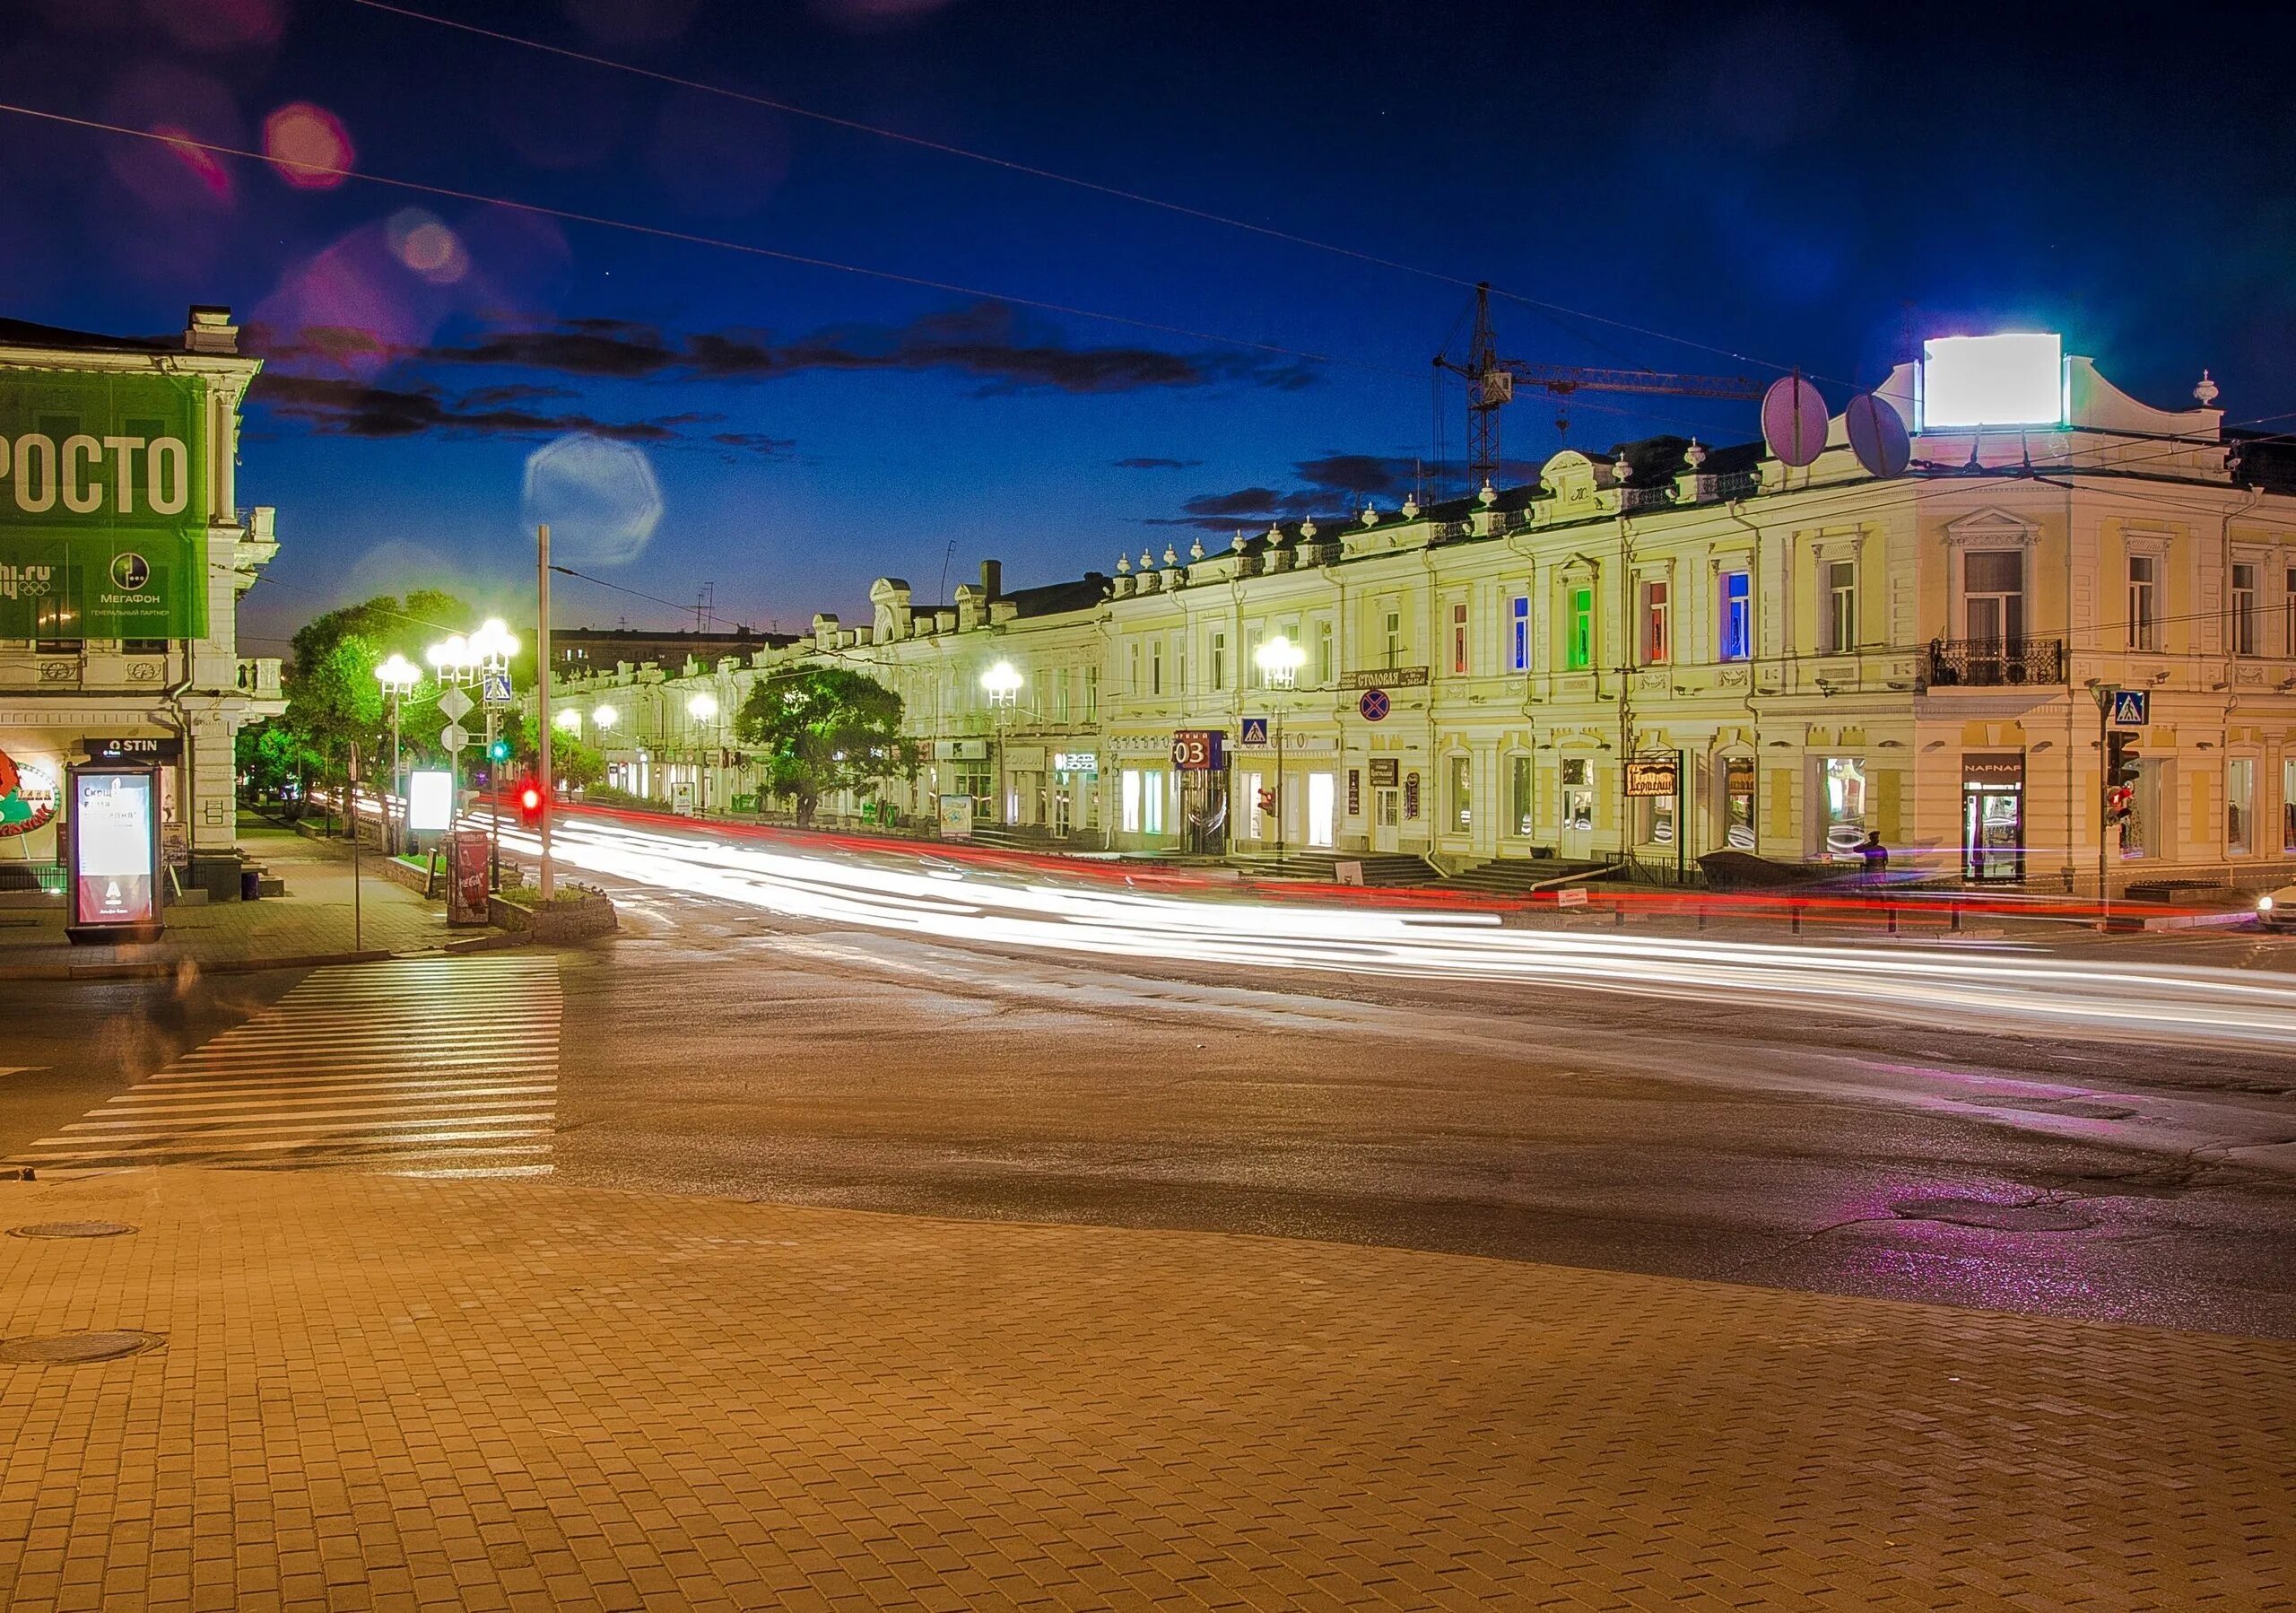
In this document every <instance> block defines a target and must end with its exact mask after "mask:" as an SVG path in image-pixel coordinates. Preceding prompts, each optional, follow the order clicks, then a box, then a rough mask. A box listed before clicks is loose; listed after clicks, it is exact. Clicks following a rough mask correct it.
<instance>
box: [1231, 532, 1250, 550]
mask: <svg viewBox="0 0 2296 1613" xmlns="http://www.w3.org/2000/svg"><path fill="white" fill-rule="evenodd" d="M1247 542H1248V539H1247V538H1246V537H1245V536H1244V529H1243V528H1242V527H1237V528H1236V536H1233V537H1231V538H1230V539H1229V540H1228V546H1229V547H1230V548H1231V549H1233V550H1235V551H1236V552H1237V553H1238V554H1241V553H1243V548H1244V545H1245V544H1246V543H1247Z"/></svg>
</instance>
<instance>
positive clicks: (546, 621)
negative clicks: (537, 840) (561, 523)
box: [535, 522, 558, 902]
mask: <svg viewBox="0 0 2296 1613" xmlns="http://www.w3.org/2000/svg"><path fill="white" fill-rule="evenodd" d="M535 583H536V590H535V591H536V593H537V595H538V596H539V597H538V599H537V601H536V606H537V610H536V615H535V727H536V728H537V729H538V730H539V732H540V735H541V737H540V739H539V740H538V741H537V742H536V744H537V746H538V750H539V754H540V756H541V760H542V824H541V825H540V827H541V829H542V865H541V867H540V868H538V869H537V870H536V871H535V894H536V895H537V896H539V897H541V899H542V900H543V901H544V902H548V901H549V900H550V899H551V873H550V821H551V819H552V818H553V817H555V816H556V815H557V808H558V780H557V778H556V776H555V775H554V774H552V772H551V770H550V526H549V524H548V523H547V522H545V523H544V524H543V525H542V526H540V527H536V528H535Z"/></svg>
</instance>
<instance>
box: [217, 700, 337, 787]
mask: <svg viewBox="0 0 2296 1613" xmlns="http://www.w3.org/2000/svg"><path fill="white" fill-rule="evenodd" d="M231 750H232V759H233V761H235V762H236V763H238V764H239V773H240V775H241V776H242V777H244V778H245V779H246V780H247V782H248V790H249V792H250V793H252V794H253V795H254V797H255V798H257V800H274V799H276V798H278V796H279V793H280V791H281V790H282V789H284V788H285V787H286V786H287V785H289V784H291V783H294V782H297V781H299V780H301V779H302V778H304V777H305V776H306V775H307V774H309V773H312V772H317V771H318V766H319V758H318V757H317V755H316V754H313V752H312V750H311V747H310V745H309V742H308V741H306V740H305V739H304V737H303V736H302V735H301V734H300V732H298V731H297V730H296V729H294V728H291V727H289V726H288V725H287V723H286V721H285V720H284V719H270V718H266V719H264V720H263V721H261V722H255V723H249V724H248V726H247V727H246V728H241V729H240V730H239V732H238V733H237V734H236V735H234V736H233V737H232V740H231Z"/></svg>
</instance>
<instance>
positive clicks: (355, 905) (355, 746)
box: [351, 739, 389, 952]
mask: <svg viewBox="0 0 2296 1613" xmlns="http://www.w3.org/2000/svg"><path fill="white" fill-rule="evenodd" d="M384 811H385V814H386V819H387V814H388V812H389V803H387V802H386V803H384ZM351 950H352V951H353V952H364V951H366V950H367V931H366V927H365V920H364V919H363V916H362V915H361V913H360V911H359V743H358V741H357V740H355V739H354V740H353V741H352V744H351Z"/></svg>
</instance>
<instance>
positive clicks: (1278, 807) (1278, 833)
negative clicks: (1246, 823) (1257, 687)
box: [1252, 633, 1308, 862]
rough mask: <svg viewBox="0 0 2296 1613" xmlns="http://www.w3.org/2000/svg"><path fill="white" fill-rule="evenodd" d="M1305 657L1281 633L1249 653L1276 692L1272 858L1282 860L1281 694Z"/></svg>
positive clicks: (1295, 680) (1287, 690)
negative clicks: (1273, 846)
mask: <svg viewBox="0 0 2296 1613" xmlns="http://www.w3.org/2000/svg"><path fill="white" fill-rule="evenodd" d="M1307 658H1308V652H1307V650H1305V649H1304V648H1303V647H1301V646H1300V645H1298V644H1294V643H1293V642H1292V641H1291V640H1290V639H1288V638H1286V637H1285V636H1284V635H1283V634H1282V633H1277V634H1276V635H1275V636H1274V638H1272V639H1270V640H1268V641H1267V642H1266V643H1265V644H1262V645H1261V646H1260V647H1259V648H1258V650H1255V651H1254V652H1253V654H1252V659H1253V660H1254V662H1256V663H1257V665H1258V667H1259V671H1260V676H1261V677H1262V678H1263V679H1264V680H1265V682H1266V684H1267V686H1268V688H1269V689H1271V690H1273V691H1274V692H1275V693H1276V696H1277V699H1276V702H1275V859H1276V860H1277V861H1278V862H1281V861H1283V853H1284V839H1283V806H1284V802H1283V707H1284V703H1285V702H1284V701H1283V695H1285V694H1288V693H1291V688H1292V685H1294V684H1297V683H1298V682H1299V681H1300V664H1301V663H1302V662H1304V661H1305V660H1306V659H1307Z"/></svg>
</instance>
